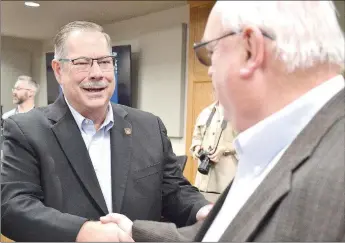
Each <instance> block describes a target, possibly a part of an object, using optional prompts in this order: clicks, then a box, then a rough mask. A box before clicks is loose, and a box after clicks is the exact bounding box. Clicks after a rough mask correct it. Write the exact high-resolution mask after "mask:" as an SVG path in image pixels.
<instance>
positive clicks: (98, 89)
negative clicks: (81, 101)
mask: <svg viewBox="0 0 345 243" xmlns="http://www.w3.org/2000/svg"><path fill="white" fill-rule="evenodd" d="M103 89H104V88H97V89H85V90H86V91H88V92H99V91H102V90H103Z"/></svg>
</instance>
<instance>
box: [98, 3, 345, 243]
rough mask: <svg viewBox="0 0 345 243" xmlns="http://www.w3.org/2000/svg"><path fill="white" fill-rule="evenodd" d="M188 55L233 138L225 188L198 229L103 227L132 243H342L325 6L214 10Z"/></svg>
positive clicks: (338, 127) (342, 178)
mask: <svg viewBox="0 0 345 243" xmlns="http://www.w3.org/2000/svg"><path fill="white" fill-rule="evenodd" d="M194 50H195V51H196V54H197V56H198V58H199V60H200V62H201V63H203V64H205V65H207V66H208V67H209V75H210V76H211V77H212V81H213V84H214V86H215V89H216V94H217V97H218V99H219V101H220V103H221V104H222V105H223V106H224V109H225V116H226V117H231V121H232V123H233V126H234V128H235V130H237V131H238V132H239V135H238V136H237V138H236V139H235V142H234V145H235V148H236V151H237V154H238V158H239V163H238V169H237V172H236V175H235V179H234V181H233V182H232V183H231V185H229V187H228V188H227V189H226V191H225V192H224V193H223V194H222V196H221V197H220V198H219V200H218V201H217V203H216V204H215V206H214V207H213V210H212V211H211V212H210V214H209V215H208V217H207V218H206V219H205V221H204V222H203V223H201V222H199V223H197V224H195V225H193V226H190V227H185V228H180V229H177V228H176V227H175V226H174V225H173V224H160V223H154V222H147V221H134V224H133V226H132V225H131V222H130V221H128V220H127V219H126V218H125V217H124V216H121V215H109V216H108V217H107V218H104V219H103V222H108V221H113V222H114V221H115V222H118V223H119V225H120V227H122V228H123V229H127V232H128V233H130V234H131V236H132V237H133V239H134V240H135V241H206V242H215V241H223V242H226V241H228V242H230V241H238V242H241V241H274V242H283V241H295V242H298V241H314V242H316V241H345V188H344V185H345V174H344V171H345V162H344V147H345V142H344V127H345V109H344V78H343V77H342V76H341V75H340V73H341V71H342V69H343V65H344V36H343V32H342V31H341V29H340V27H339V24H338V22H337V17H336V13H335V7H334V5H333V3H332V2H331V1H267V2H266V1H265V2H261V1H256V2H252V1H250V2H248V1H242V2H236V1H222V2H217V3H216V5H215V7H214V8H213V10H212V12H211V14H210V16H209V19H208V22H207V26H206V29H205V33H204V37H203V41H202V42H201V43H199V44H196V45H195V46H194Z"/></svg>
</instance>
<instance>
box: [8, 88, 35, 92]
mask: <svg viewBox="0 0 345 243" xmlns="http://www.w3.org/2000/svg"><path fill="white" fill-rule="evenodd" d="M21 90H31V89H24V88H12V92H14V91H21Z"/></svg>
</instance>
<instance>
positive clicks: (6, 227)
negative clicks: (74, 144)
mask: <svg viewBox="0 0 345 243" xmlns="http://www.w3.org/2000/svg"><path fill="white" fill-rule="evenodd" d="M43 162H44V161H40V160H39V157H38V155H37V154H36V153H35V150H34V149H33V146H32V145H31V144H30V143H29V140H28V139H27V137H26V136H25V133H24V132H23V131H22V130H21V128H20V127H19V125H18V124H17V123H16V122H15V121H14V120H13V119H12V117H10V118H8V119H6V121H5V122H4V143H3V159H2V170H1V213H2V215H1V230H2V234H4V235H5V236H6V237H8V238H10V239H12V240H14V241H75V240H76V237H77V234H78V232H79V230H80V228H81V226H82V225H83V224H84V223H85V222H86V221H87V219H86V218H81V217H78V216H74V215H70V214H67V213H61V212H60V211H58V210H56V209H53V208H50V207H46V206H45V205H44V191H43V190H44V189H43V188H42V186H41V179H40V178H41V176H40V173H41V171H40V167H41V163H43ZM45 190H47V189H45Z"/></svg>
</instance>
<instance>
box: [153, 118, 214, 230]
mask: <svg viewBox="0 0 345 243" xmlns="http://www.w3.org/2000/svg"><path fill="white" fill-rule="evenodd" d="M158 123H159V126H160V132H161V138H162V143H163V149H164V171H163V188H162V200H163V208H162V210H163V211H162V214H163V216H164V218H166V219H168V220H169V221H171V222H173V223H175V224H176V225H177V226H178V227H182V226H186V225H191V224H193V223H195V222H196V214H197V212H198V211H199V209H200V208H202V207H203V206H205V205H207V204H210V202H208V201H207V200H206V199H205V198H204V196H203V195H202V194H201V193H200V192H199V190H198V189H197V188H196V187H194V186H192V185H191V184H190V182H189V181H188V180H187V179H186V178H185V177H184V176H183V174H182V171H181V169H180V167H179V166H178V165H177V157H176V155H175V154H174V152H173V150H172V146H171V142H170V140H169V138H168V136H167V130H166V128H165V126H164V124H163V123H162V121H161V120H160V118H158Z"/></svg>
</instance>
